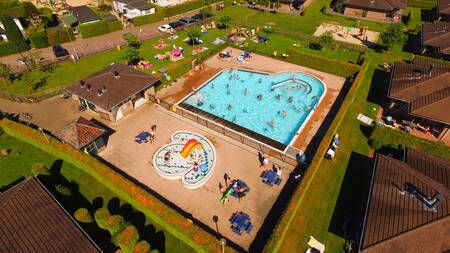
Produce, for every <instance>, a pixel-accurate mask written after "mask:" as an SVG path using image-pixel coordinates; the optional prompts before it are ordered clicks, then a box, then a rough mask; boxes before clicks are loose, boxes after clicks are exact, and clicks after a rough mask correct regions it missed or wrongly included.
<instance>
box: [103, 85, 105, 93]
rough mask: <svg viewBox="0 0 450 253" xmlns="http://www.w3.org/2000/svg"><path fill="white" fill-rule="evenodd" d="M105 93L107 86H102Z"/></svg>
mask: <svg viewBox="0 0 450 253" xmlns="http://www.w3.org/2000/svg"><path fill="white" fill-rule="evenodd" d="M105 92H106V86H105V85H103V86H102V93H105Z"/></svg>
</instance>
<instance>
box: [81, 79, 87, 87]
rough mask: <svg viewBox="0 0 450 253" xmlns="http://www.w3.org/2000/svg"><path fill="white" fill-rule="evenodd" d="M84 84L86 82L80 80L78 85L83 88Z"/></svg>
mask: <svg viewBox="0 0 450 253" xmlns="http://www.w3.org/2000/svg"><path fill="white" fill-rule="evenodd" d="M85 86H86V82H85V81H84V80H81V81H80V87H81V88H84V87H85Z"/></svg>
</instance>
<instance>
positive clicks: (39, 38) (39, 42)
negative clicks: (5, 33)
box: [28, 27, 48, 48]
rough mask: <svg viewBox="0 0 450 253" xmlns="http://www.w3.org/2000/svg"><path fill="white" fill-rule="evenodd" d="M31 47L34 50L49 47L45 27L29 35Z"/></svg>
mask: <svg viewBox="0 0 450 253" xmlns="http://www.w3.org/2000/svg"><path fill="white" fill-rule="evenodd" d="M28 39H29V40H30V43H31V46H32V47H34V48H44V47H48V40H47V33H46V32H45V29H44V28H43V27H40V28H38V29H37V30H35V31H33V32H31V33H30V34H29V35H28Z"/></svg>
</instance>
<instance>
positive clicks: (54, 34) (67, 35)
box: [46, 26, 75, 45]
mask: <svg viewBox="0 0 450 253" xmlns="http://www.w3.org/2000/svg"><path fill="white" fill-rule="evenodd" d="M46 31H47V42H48V44H49V45H55V44H61V43H64V42H69V41H73V40H75V36H74V35H73V32H72V28H70V27H61V26H57V27H52V28H47V29H46Z"/></svg>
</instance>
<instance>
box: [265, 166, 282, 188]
mask: <svg viewBox="0 0 450 253" xmlns="http://www.w3.org/2000/svg"><path fill="white" fill-rule="evenodd" d="M277 179H278V175H277V173H276V172H275V171H273V170H270V171H267V173H265V175H264V176H263V182H264V183H266V184H267V185H269V186H272V185H273V183H275V182H276V181H277Z"/></svg>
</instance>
